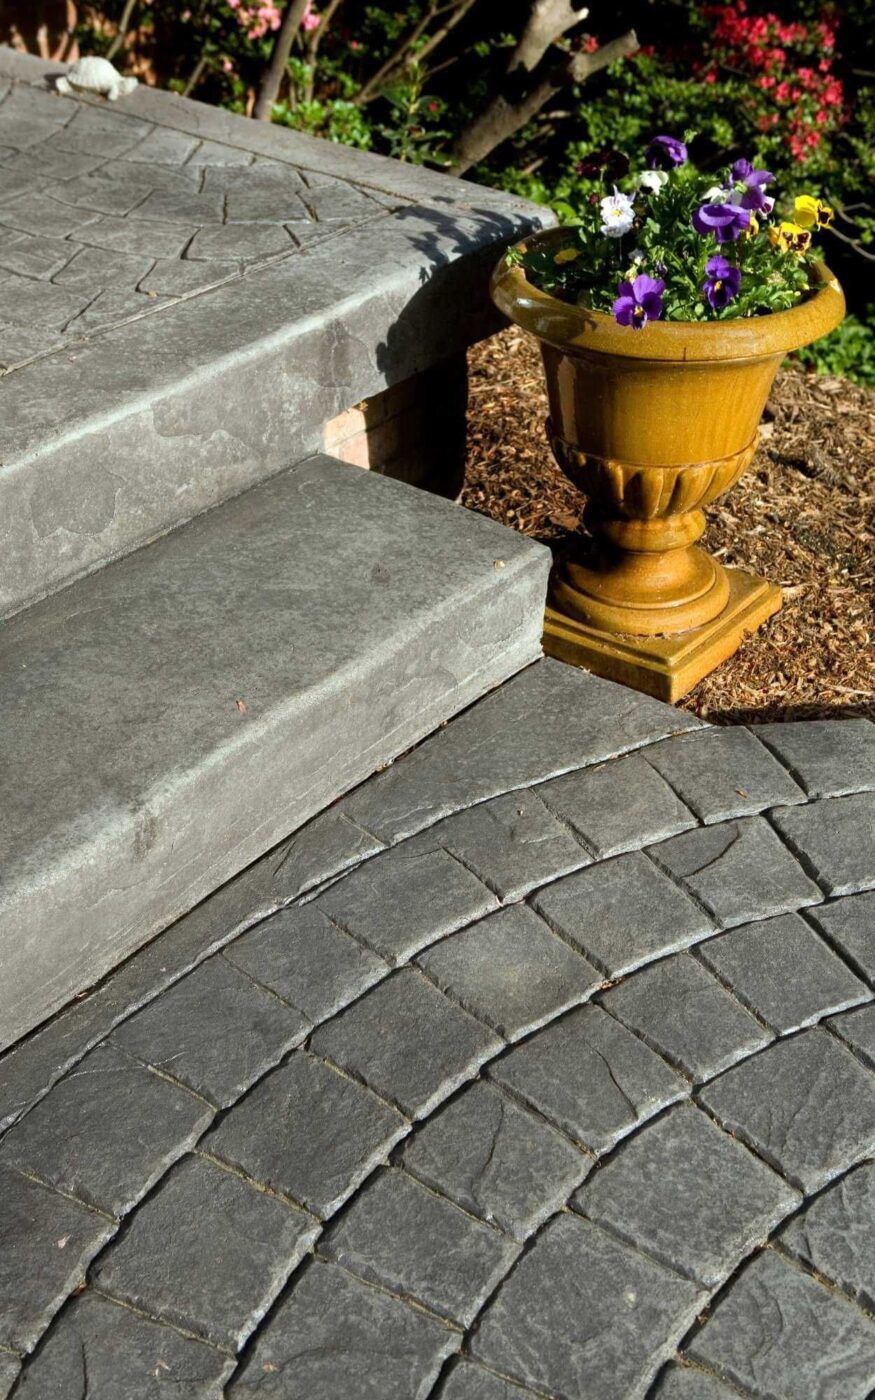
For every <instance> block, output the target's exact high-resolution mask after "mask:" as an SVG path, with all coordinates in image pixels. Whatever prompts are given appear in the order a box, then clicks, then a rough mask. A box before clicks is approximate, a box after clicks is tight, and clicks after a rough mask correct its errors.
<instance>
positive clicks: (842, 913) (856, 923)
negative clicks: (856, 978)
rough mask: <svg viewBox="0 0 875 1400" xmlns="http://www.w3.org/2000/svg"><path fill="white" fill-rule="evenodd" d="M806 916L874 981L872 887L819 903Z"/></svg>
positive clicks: (874, 901)
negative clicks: (843, 897) (870, 889)
mask: <svg viewBox="0 0 875 1400" xmlns="http://www.w3.org/2000/svg"><path fill="white" fill-rule="evenodd" d="M806 917H807V918H809V919H810V920H811V921H812V922H813V923H814V924H816V925H817V927H818V928H819V929H820V930H821V932H822V933H824V934H826V936H827V938H828V939H829V941H830V942H831V943H833V944H834V945H835V946H836V947H837V948H838V949H839V951H840V952H841V953H843V954H844V956H845V957H846V958H847V959H848V962H850V963H851V965H852V966H853V967H854V968H856V970H857V971H858V972H859V973H861V974H862V976H864V977H867V978H868V979H869V981H870V982H873V983H875V890H872V891H870V892H869V893H868V894H857V895H852V896H849V897H847V898H845V899H836V900H834V901H832V902H831V903H829V904H821V905H820V906H819V907H818V908H817V909H812V910H811V911H810V912H809V913H808V915H807V916H806Z"/></svg>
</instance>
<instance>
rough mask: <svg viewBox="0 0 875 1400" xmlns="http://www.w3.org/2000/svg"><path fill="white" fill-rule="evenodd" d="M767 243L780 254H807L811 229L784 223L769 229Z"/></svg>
mask: <svg viewBox="0 0 875 1400" xmlns="http://www.w3.org/2000/svg"><path fill="white" fill-rule="evenodd" d="M769 242H770V243H771V244H772V246H773V247H775V248H780V249H781V252H782V253H807V252H808V249H809V248H810V246H811V229H808V228H802V227H801V226H800V225H799V224H791V223H787V222H786V221H785V222H783V223H781V224H779V225H778V227H777V228H775V226H774V225H772V227H771V228H770V229H769Z"/></svg>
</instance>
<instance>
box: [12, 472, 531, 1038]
mask: <svg viewBox="0 0 875 1400" xmlns="http://www.w3.org/2000/svg"><path fill="white" fill-rule="evenodd" d="M496 561H498V564H499V566H498V567H496ZM548 567H549V554H548V552H547V551H546V550H545V549H543V548H542V547H541V546H539V545H536V544H534V543H533V542H531V541H528V540H525V539H523V538H522V537H520V536H518V535H515V534H513V532H511V531H509V530H505V529H504V528H503V527H501V526H498V525H495V524H494V523H492V522H489V521H486V520H484V519H482V518H481V517H476V516H472V515H469V514H467V513H466V512H463V511H461V510H460V509H459V508H458V507H455V506H452V505H450V504H448V503H446V502H443V501H439V500H437V499H435V498H433V497H430V496H427V495H426V494H425V493H423V492H419V491H417V490H415V489H414V488H411V487H406V486H404V485H403V484H401V483H399V482H395V481H391V480H389V479H388V478H383V477H378V476H374V475H372V474H371V473H366V472H361V471H359V470H357V469H356V468H352V467H347V466H345V465H343V464H340V463H337V462H334V461H332V460H331V459H328V458H321V459H315V460H313V461H310V462H305V463H302V464H301V465H300V466H299V467H298V468H295V469H293V470H292V471H290V472H288V473H285V474H284V475H283V476H282V477H279V478H276V479H275V480H273V481H271V482H267V483H265V484H263V485H262V486H260V487H257V488H255V489H254V490H253V491H251V492H248V493H246V494H245V495H244V496H242V497H240V498H238V499H237V500H235V501H232V502H229V503H227V504H226V505H225V506H223V507H221V508H220V509H218V510H216V511H214V512H211V513H210V514H208V515H206V516H204V517H202V518H201V519H199V520H197V521H195V522H193V523H192V524H191V525H189V526H187V527H185V528H184V529H182V530H180V531H177V532H175V533H174V534H172V535H170V536H168V537H166V538H165V539H163V540H161V541H159V542H158V543H156V544H155V545H153V546H151V547H150V548H149V549H146V550H142V551H139V552H138V553H137V554H134V555H131V556H130V557H129V558H127V559H125V560H122V561H119V562H118V563H117V564H114V565H111V566H110V567H109V568H108V569H106V570H104V571H101V573H99V574H97V575H95V576H93V577H92V578H90V579H87V580H84V581H82V582H81V583H79V584H77V585H74V586H73V587H72V588H70V589H66V590H64V592H63V593H61V594H59V595H57V596H56V597H55V598H52V599H49V600H47V601H46V602H45V603H43V604H40V605H38V606H37V607H35V608H32V609H29V610H28V611H27V612H26V613H24V614H22V615H21V616H20V617H19V618H17V619H13V621H12V622H11V623H10V624H9V625H8V626H7V627H6V628H5V629H4V632H3V638H2V648H0V696H2V703H3V707H4V712H5V713H6V715H7V716H8V717H9V723H8V724H6V725H5V726H4V738H3V744H2V749H3V752H2V754H0V807H2V810H3V812H4V824H3V833H2V850H0V866H2V869H3V872H4V883H3V889H2V892H0V963H2V966H3V968H4V978H3V985H2V989H0V1048H2V1046H6V1045H9V1044H10V1043H12V1042H13V1041H14V1040H16V1039H17V1038H18V1037H20V1036H21V1035H22V1034H24V1033H25V1032H26V1031H27V1030H29V1029H31V1028H32V1027H33V1026H35V1025H37V1024H38V1023H39V1022H41V1021H42V1020H44V1019H45V1018H46V1017H47V1016H48V1015H50V1014H51V1013H52V1012H53V1011H55V1010H57V1009H58V1008H59V1007H61V1006H62V1005H64V1004H65V1003H66V1002H67V1001H68V1000H69V999H70V997H71V996H74V995H75V994H76V993H77V992H79V991H81V990H82V989H83V988H85V987H87V986H90V985H92V984H93V983H94V982H95V981H96V980H97V979H98V978H100V977H101V976H103V975H104V974H105V973H106V972H107V971H108V970H109V969H111V968H112V967H114V966H115V965H116V964H118V963H119V962H120V961H121V960H122V959H123V958H125V957H127V956H128V955H129V954H130V953H132V952H133V951H134V950H135V949H136V948H138V947H139V946H141V945H142V944H143V943H144V942H145V941H146V940H148V939H149V938H150V937H152V936H153V935H154V934H155V933H156V932H158V931H159V930H160V929H162V928H164V927H165V926H166V925H167V924H169V923H170V922H171V921H172V920H174V919H176V918H178V917H179V916H180V915H181V914H183V913H184V912H185V911H186V910H187V909H190V908H191V907H192V906H193V905H194V904H196V903H197V902H198V901H199V900H201V899H203V898H204V897H205V896H206V895H207V894H209V893H210V892H211V891H212V890H214V889H216V888H217V887H218V886H219V885H220V884H222V883H223V882H224V881H226V880H228V879H229V878H230V877H232V876H233V875H235V874H236V873H237V872H238V871H240V870H242V869H243V868H244V867H245V866H247V865H248V864H250V863H251V862H252V861H253V860H255V859H256V858H257V857H258V856H260V855H261V854H263V853H264V852H265V851H267V850H268V849H269V848H270V847H271V846H273V845H275V844H276V842H277V841H278V840H280V839H281V838H282V837H283V836H284V835H285V834H286V833H287V832H288V831H289V830H291V829H295V828H297V827H299V826H300V825H302V824H303V823H304V822H305V821H306V820H307V819H308V818H310V817H311V816H313V815H314V814H315V813H316V812H318V811H320V810H321V809H322V808H323V807H325V806H326V805H327V803H329V802H331V801H332V800H333V799H335V798H336V797H338V796H340V795H341V794H342V793H343V792H345V791H347V790H348V789H349V788H351V787H352V786H354V785H355V784H356V783H358V782H360V781H361V780H362V779H363V778H365V777H366V776H368V775H369V774H370V773H372V772H374V771H375V770H376V769H377V768H379V767H380V766H382V765H384V764H386V763H388V762H391V760H392V759H394V758H395V757H396V756H397V755H398V754H400V753H401V752H403V751H404V750H405V749H407V748H409V747H410V746H411V745H412V744H414V743H415V742H416V741H417V740H419V739H421V738H423V737H424V736H425V735H426V734H428V733H430V732H431V731H432V730H434V729H435V728H436V727H437V726H438V725H439V724H440V723H441V722H442V721H443V720H445V719H447V718H449V717H450V716H451V715H452V714H454V713H456V712H457V711H458V710H460V709H461V708H463V707H464V706H466V705H468V704H470V703H471V702H472V701H473V700H476V699H477V698H478V697H479V696H481V695H482V694H483V693H484V692H485V691H487V690H489V689H490V688H492V687H493V686H495V685H497V684H499V683H500V682H501V681H503V680H505V679H507V678H508V677H509V676H511V675H512V674H514V672H516V671H518V670H519V669H521V668H522V667H523V666H525V665H526V664H528V663H529V662H531V661H532V660H534V659H535V658H536V657H537V656H538V655H540V633H541V623H542V615H543V600H544V594H545V590H546V581H547V573H548ZM238 701H239V702H240V703H239V704H238ZM241 706H242V708H241Z"/></svg>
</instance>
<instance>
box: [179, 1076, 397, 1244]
mask: <svg viewBox="0 0 875 1400" xmlns="http://www.w3.org/2000/svg"><path fill="white" fill-rule="evenodd" d="M406 1131H407V1123H406V1120H405V1119H404V1118H402V1117H401V1114H400V1113H397V1112H396V1111H395V1109H394V1108H390V1106H389V1105H388V1104H386V1103H383V1102H382V1100H381V1099H378V1098H375V1096H374V1095H373V1094H372V1093H371V1092H370V1091H369V1090H368V1089H365V1088H363V1087H362V1086H361V1085H360V1084H356V1083H355V1081H354V1080H352V1079H348V1078H347V1076H346V1075H344V1074H341V1073H340V1072H339V1071H338V1070H336V1069H334V1068H332V1066H331V1065H326V1064H324V1063H323V1062H322V1061H321V1060H315V1059H314V1058H313V1057H312V1056H311V1055H308V1054H306V1053H305V1052H304V1051H303V1050H302V1051H299V1053H298V1054H296V1055H292V1057H291V1059H290V1060H289V1062H288V1064H285V1065H283V1066H282V1067H281V1068H280V1069H277V1070H274V1071H273V1072H272V1073H271V1074H269V1075H268V1076H267V1078H266V1079H265V1080H264V1081H263V1082H262V1083H261V1084H258V1085H257V1086H256V1087H255V1088H254V1089H253V1090H252V1092H251V1093H250V1094H247V1096H246V1098H245V1099H243V1101H242V1102H241V1103H239V1104H237V1105H236V1107H235V1108H232V1109H231V1111H230V1113H228V1114H226V1115H225V1117H224V1118H223V1120H222V1122H221V1123H220V1124H219V1125H218V1127H217V1128H215V1129H214V1131H212V1132H210V1133H208V1134H207V1136H206V1137H205V1138H204V1140H203V1142H202V1144H201V1146H202V1148H203V1150H204V1151H205V1152H209V1153H212V1154H214V1155H215V1156H217V1157H221V1158H222V1159H223V1160H224V1161H226V1162H230V1163H232V1165H233V1166H235V1167H239V1168H240V1169H241V1170H242V1171H244V1172H246V1174H247V1176H251V1177H254V1179H255V1180H256V1181H259V1182H263V1183H264V1184H265V1185H266V1186H269V1187H270V1188H271V1189H272V1190H274V1191H281V1192H282V1193H283V1194H284V1195H287V1196H291V1197H292V1199H293V1200H295V1201H299V1202H300V1203H301V1204H302V1205H305V1206H306V1207H307V1209H308V1210H311V1211H313V1213H314V1214H315V1215H319V1216H328V1215H333V1213H334V1212H335V1211H336V1210H337V1209H338V1207H339V1206H340V1205H341V1204H342V1203H343V1201H344V1200H345V1199H346V1198H347V1196H349V1195H350V1193H351V1192H352V1191H354V1190H355V1188H356V1186H358V1185H359V1184H360V1183H361V1182H362V1181H363V1180H364V1178H365V1177H366V1176H367V1175H368V1174H369V1172H370V1171H372V1170H373V1168H374V1167H375V1166H377V1164H378V1163H379V1162H381V1161H383V1160H384V1158H385V1156H386V1154H387V1152H388V1151H389V1149H390V1148H391V1147H392V1146H393V1145H394V1144H395V1143H396V1142H397V1141H398V1139H399V1138H400V1137H402V1136H403V1135H404V1133H405V1132H406Z"/></svg>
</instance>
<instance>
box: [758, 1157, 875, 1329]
mask: <svg viewBox="0 0 875 1400" xmlns="http://www.w3.org/2000/svg"><path fill="white" fill-rule="evenodd" d="M780 1242H781V1245H782V1247H783V1248H784V1249H786V1250H789V1252H790V1253H791V1254H793V1255H795V1257H796V1258H797V1259H801V1260H802V1261H803V1263H805V1264H807V1265H809V1267H810V1268H812V1269H816V1270H817V1272H818V1273H819V1274H822V1275H823V1276H824V1278H827V1279H829V1280H830V1282H832V1283H835V1284H836V1285H837V1286H838V1287H839V1288H842V1289H844V1291H845V1292H846V1293H849V1294H850V1295H851V1297H852V1298H855V1299H856V1300H857V1302H858V1303H860V1304H862V1306H863V1307H864V1308H868V1310H869V1311H870V1312H875V1163H873V1162H866V1163H864V1164H863V1166H861V1167H855V1168H854V1170H853V1171H850V1172H847V1173H846V1175H845V1176H843V1177H841V1178H840V1179H839V1180H838V1181H836V1182H834V1183H833V1185H832V1186H828V1187H827V1189H826V1190H825V1191H824V1192H823V1193H822V1195H820V1196H818V1197H817V1198H816V1199H815V1200H814V1201H812V1202H811V1204H810V1205H809V1206H808V1207H807V1209H806V1210H805V1211H803V1213H802V1214H801V1215H800V1216H798V1217H797V1218H796V1219H795V1220H793V1221H792V1222H791V1224H790V1225H789V1226H788V1227H787V1229H786V1230H785V1231H784V1232H783V1234H782V1235H781V1237H780Z"/></svg>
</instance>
